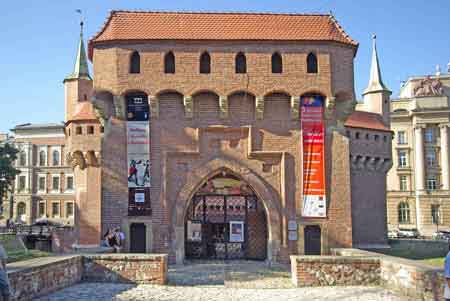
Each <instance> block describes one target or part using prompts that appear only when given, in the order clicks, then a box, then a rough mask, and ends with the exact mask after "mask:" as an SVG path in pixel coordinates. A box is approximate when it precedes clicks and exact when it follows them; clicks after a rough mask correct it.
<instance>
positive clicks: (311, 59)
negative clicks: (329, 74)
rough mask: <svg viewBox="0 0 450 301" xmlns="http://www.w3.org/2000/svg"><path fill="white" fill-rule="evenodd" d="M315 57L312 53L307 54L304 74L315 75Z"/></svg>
mask: <svg viewBox="0 0 450 301" xmlns="http://www.w3.org/2000/svg"><path fill="white" fill-rule="evenodd" d="M317 69H318V68H317V57H316V55H315V54H314V53H310V54H308V57H307V58H306V72H307V73H317Z"/></svg>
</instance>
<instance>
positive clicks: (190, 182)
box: [172, 158, 281, 263]
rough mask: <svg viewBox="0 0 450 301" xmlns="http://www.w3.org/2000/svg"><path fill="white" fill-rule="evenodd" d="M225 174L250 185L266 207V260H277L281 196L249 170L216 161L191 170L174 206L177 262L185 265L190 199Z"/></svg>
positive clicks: (235, 164) (173, 221) (234, 163)
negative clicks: (211, 179) (207, 183)
mask: <svg viewBox="0 0 450 301" xmlns="http://www.w3.org/2000/svg"><path fill="white" fill-rule="evenodd" d="M222 171H225V172H227V173H230V174H233V175H234V176H236V177H238V178H240V179H242V180H243V181H245V182H246V183H248V185H250V186H251V188H252V189H253V190H254V192H255V193H256V195H257V196H258V199H259V200H260V202H261V203H262V204H263V206H264V208H265V213H266V218H267V260H268V261H274V260H276V258H277V255H278V252H279V248H280V244H281V227H280V224H281V217H280V201H279V197H278V196H277V195H275V194H274V193H273V192H271V190H270V189H269V186H268V184H266V183H265V181H264V180H263V179H262V178H261V177H259V176H258V175H257V174H256V173H255V172H253V171H252V170H250V169H249V168H247V167H245V166H242V165H239V164H237V163H236V162H233V161H230V160H226V159H223V158H216V159H214V160H211V161H209V162H208V163H206V164H203V165H202V166H201V167H198V168H192V169H191V171H190V172H189V173H188V174H187V175H186V179H187V183H186V184H185V185H184V186H183V188H182V189H181V190H180V191H179V193H178V194H177V198H176V200H175V202H174V205H173V207H172V208H173V211H172V225H173V227H174V228H173V234H174V236H173V237H174V238H175V240H174V241H173V245H172V250H175V255H176V262H177V263H183V261H184V257H185V249H184V239H185V215H186V211H187V208H188V206H189V202H190V200H191V198H192V197H193V195H194V194H195V193H196V192H197V190H198V189H199V188H200V187H201V185H203V184H204V183H205V181H207V180H208V179H210V178H211V177H212V176H214V175H215V174H217V173H220V172H222Z"/></svg>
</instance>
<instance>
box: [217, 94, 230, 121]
mask: <svg viewBox="0 0 450 301" xmlns="http://www.w3.org/2000/svg"><path fill="white" fill-rule="evenodd" d="M219 109H220V118H222V119H226V118H228V98H227V97H226V96H220V97H219Z"/></svg>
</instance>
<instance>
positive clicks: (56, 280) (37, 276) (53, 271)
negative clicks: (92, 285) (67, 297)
mask: <svg viewBox="0 0 450 301" xmlns="http://www.w3.org/2000/svg"><path fill="white" fill-rule="evenodd" d="M8 270H12V271H10V272H8V277H9V281H10V284H11V289H12V296H11V297H12V298H11V299H12V300H31V299H32V298H36V297H38V296H43V295H47V294H49V293H51V292H53V291H56V290H59V289H62V288H65V287H68V286H71V285H74V284H75V283H77V282H79V281H80V280H81V275H82V272H83V266H82V259H81V256H65V257H60V258H40V259H39V261H38V262H36V261H33V262H32V263H30V262H29V261H22V262H17V263H13V264H8Z"/></svg>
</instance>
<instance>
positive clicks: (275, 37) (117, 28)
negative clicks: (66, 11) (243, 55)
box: [89, 11, 358, 59]
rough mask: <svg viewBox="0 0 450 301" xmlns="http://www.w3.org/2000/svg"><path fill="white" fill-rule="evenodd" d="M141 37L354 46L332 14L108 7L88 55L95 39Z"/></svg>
mask: <svg viewBox="0 0 450 301" xmlns="http://www.w3.org/2000/svg"><path fill="white" fill-rule="evenodd" d="M143 40H233V41H234V40H247V41H248V40H257V41H261V40H266V41H283V40H284V41H333V42H338V43H343V44H347V45H350V46H352V47H355V49H356V48H357V46H358V43H357V42H356V41H354V40H353V39H352V38H350V37H349V36H348V35H347V34H346V33H345V31H344V30H343V29H342V27H341V26H340V25H339V23H338V22H337V21H336V20H335V19H334V17H333V16H332V15H322V14H272V13H209V12H153V11H112V12H111V13H110V15H109V17H108V18H107V20H106V22H105V24H104V25H103V28H102V29H101V30H100V32H98V33H97V34H96V35H95V36H94V37H93V38H92V39H91V40H90V41H89V57H90V58H91V59H92V53H93V46H94V45H95V44H96V43H100V42H110V41H115V42H117V41H143Z"/></svg>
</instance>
